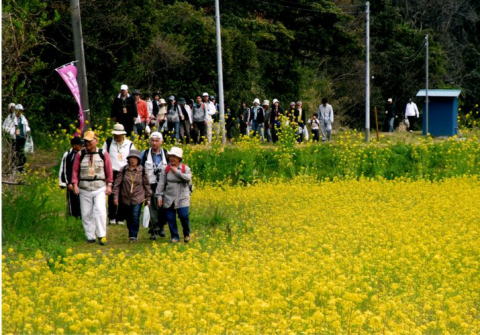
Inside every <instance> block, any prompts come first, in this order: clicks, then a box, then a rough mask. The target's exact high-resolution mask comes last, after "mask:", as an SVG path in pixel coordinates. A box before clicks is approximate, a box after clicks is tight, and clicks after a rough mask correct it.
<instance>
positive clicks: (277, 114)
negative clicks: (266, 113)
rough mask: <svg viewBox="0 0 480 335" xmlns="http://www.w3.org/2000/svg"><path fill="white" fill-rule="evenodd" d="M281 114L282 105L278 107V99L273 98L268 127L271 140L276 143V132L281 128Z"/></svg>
mask: <svg viewBox="0 0 480 335" xmlns="http://www.w3.org/2000/svg"><path fill="white" fill-rule="evenodd" d="M282 115H283V110H282V107H280V101H278V99H273V106H272V110H271V112H270V129H271V132H272V142H273V143H276V142H277V141H278V132H279V131H280V128H281V125H282V124H281V121H280V119H281V117H282Z"/></svg>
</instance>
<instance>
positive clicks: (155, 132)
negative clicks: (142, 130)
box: [150, 131, 163, 141]
mask: <svg viewBox="0 0 480 335" xmlns="http://www.w3.org/2000/svg"><path fill="white" fill-rule="evenodd" d="M150 138H159V139H160V141H163V136H162V133H160V132H158V131H154V132H153V133H151V134H150Z"/></svg>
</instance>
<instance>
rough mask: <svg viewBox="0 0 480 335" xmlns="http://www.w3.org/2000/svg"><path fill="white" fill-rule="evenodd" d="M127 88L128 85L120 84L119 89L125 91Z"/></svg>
mask: <svg viewBox="0 0 480 335" xmlns="http://www.w3.org/2000/svg"><path fill="white" fill-rule="evenodd" d="M127 90H128V86H127V85H125V84H123V85H121V86H120V91H127Z"/></svg>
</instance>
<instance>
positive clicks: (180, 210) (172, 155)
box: [155, 147, 192, 243]
mask: <svg viewBox="0 0 480 335" xmlns="http://www.w3.org/2000/svg"><path fill="white" fill-rule="evenodd" d="M182 158H183V151H182V149H181V148H178V147H173V148H172V149H171V150H170V151H169V152H168V160H169V163H168V165H167V166H166V167H165V169H163V171H162V173H161V175H160V178H159V181H158V185H157V190H156V192H155V195H156V197H157V204H158V206H159V207H163V208H165V209H166V217H167V222H168V227H169V228H170V235H171V241H172V243H177V242H178V241H179V240H180V236H179V233H178V228H177V218H176V216H177V214H178V217H179V219H180V222H181V224H182V229H183V239H184V241H185V243H187V242H189V241H190V218H189V211H190V192H191V181H192V171H191V170H190V168H189V167H188V166H187V165H185V164H183V163H182Z"/></svg>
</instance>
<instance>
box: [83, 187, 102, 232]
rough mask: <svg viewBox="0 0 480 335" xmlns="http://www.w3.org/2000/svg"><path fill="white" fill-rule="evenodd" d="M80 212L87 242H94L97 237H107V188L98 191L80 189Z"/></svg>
mask: <svg viewBox="0 0 480 335" xmlns="http://www.w3.org/2000/svg"><path fill="white" fill-rule="evenodd" d="M80 210H81V212H82V224H83V230H84V231H85V236H86V237H87V240H94V239H95V237H98V238H101V237H105V236H106V235H107V205H106V203H105V186H104V187H100V188H99V189H98V190H96V191H85V190H82V189H80Z"/></svg>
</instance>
